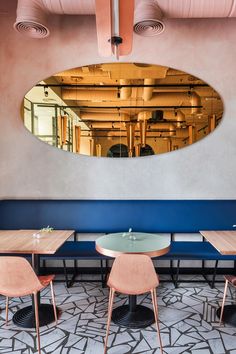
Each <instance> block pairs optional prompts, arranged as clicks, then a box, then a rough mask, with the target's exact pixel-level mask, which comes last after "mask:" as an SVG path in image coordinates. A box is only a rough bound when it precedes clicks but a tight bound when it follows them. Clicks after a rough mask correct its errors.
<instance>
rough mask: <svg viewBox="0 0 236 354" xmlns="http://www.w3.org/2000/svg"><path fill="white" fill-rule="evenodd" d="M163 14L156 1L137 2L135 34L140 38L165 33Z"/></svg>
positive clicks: (141, 0)
mask: <svg viewBox="0 0 236 354" xmlns="http://www.w3.org/2000/svg"><path fill="white" fill-rule="evenodd" d="M162 17H163V15H162V12H161V10H160V8H159V6H158V5H157V2H156V1H154V0H138V1H136V9H135V14H134V32H136V33H137V34H139V35H140V36H145V37H149V36H156V35H157V34H160V33H162V32H163V31H164V29H165V25H164V23H163V22H162V21H161V20H162Z"/></svg>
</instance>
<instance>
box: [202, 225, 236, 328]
mask: <svg viewBox="0 0 236 354" xmlns="http://www.w3.org/2000/svg"><path fill="white" fill-rule="evenodd" d="M200 233H201V234H202V236H204V237H205V238H206V240H207V241H209V242H210V243H211V244H212V246H214V247H215V248H216V249H217V251H218V252H219V253H221V254H223V255H235V256H236V231H200ZM235 260H236V257H235ZM220 312H221V308H218V309H217V312H216V314H217V316H218V317H219V318H220ZM223 322H225V323H227V324H229V325H231V326H234V327H236V305H226V306H225V308H224V313H223Z"/></svg>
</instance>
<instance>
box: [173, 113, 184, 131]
mask: <svg viewBox="0 0 236 354" xmlns="http://www.w3.org/2000/svg"><path fill="white" fill-rule="evenodd" d="M175 118H176V121H177V123H176V127H177V128H181V125H182V123H183V122H185V114H184V113H183V112H182V111H181V110H180V109H178V110H177V111H176V112H175Z"/></svg>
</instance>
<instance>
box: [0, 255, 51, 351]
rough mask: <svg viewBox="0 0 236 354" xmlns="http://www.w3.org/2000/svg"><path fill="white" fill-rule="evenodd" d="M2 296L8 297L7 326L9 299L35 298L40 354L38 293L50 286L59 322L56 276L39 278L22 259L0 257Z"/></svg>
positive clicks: (0, 287) (0, 291) (0, 290)
mask: <svg viewBox="0 0 236 354" xmlns="http://www.w3.org/2000/svg"><path fill="white" fill-rule="evenodd" d="M0 269H1V277H0V294H2V295H4V296H6V325H7V324H8V303H9V297H21V296H26V295H33V296H34V305H35V323H36V332H37V341H38V352H39V354H40V353H41V349H40V334H39V315H38V299H37V293H38V291H40V290H42V289H44V288H45V287H46V286H48V285H49V284H50V286H51V293H52V302H53V308H54V315H55V321H56V322H57V311H56V304H55V296H54V291H53V284H52V281H53V279H54V275H46V276H39V277H38V276H37V275H36V274H35V272H34V271H33V269H32V267H31V265H30V264H29V262H28V261H27V260H26V259H25V258H22V257H0Z"/></svg>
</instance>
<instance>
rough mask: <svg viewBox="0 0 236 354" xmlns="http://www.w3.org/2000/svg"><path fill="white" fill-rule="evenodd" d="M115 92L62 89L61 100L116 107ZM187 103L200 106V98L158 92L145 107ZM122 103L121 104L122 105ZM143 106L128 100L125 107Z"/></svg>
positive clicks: (184, 94)
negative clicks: (105, 102)
mask: <svg viewBox="0 0 236 354" xmlns="http://www.w3.org/2000/svg"><path fill="white" fill-rule="evenodd" d="M117 98H118V97H117V90H114V91H111V90H87V91H82V90H73V89H63V91H62V99H63V100H80V101H88V100H97V101H101V102H102V101H114V105H117ZM184 102H185V103H188V104H190V105H191V106H194V105H195V104H194V103H197V104H196V106H200V105H201V99H200V97H199V96H198V95H197V94H196V93H195V92H194V91H192V92H191V94H190V95H189V94H188V92H169V93H168V92H160V93H155V94H153V96H152V98H151V99H150V100H148V101H146V104H145V105H146V106H149V105H150V106H154V105H157V106H167V105H171V106H180V105H183V106H184V105H185V104H183V103H184ZM123 103H124V102H122V105H123ZM139 104H140V106H142V105H143V98H142V97H140V98H137V100H128V102H127V105H129V106H134V107H137V106H138V105H139ZM140 108H141V107H140Z"/></svg>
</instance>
